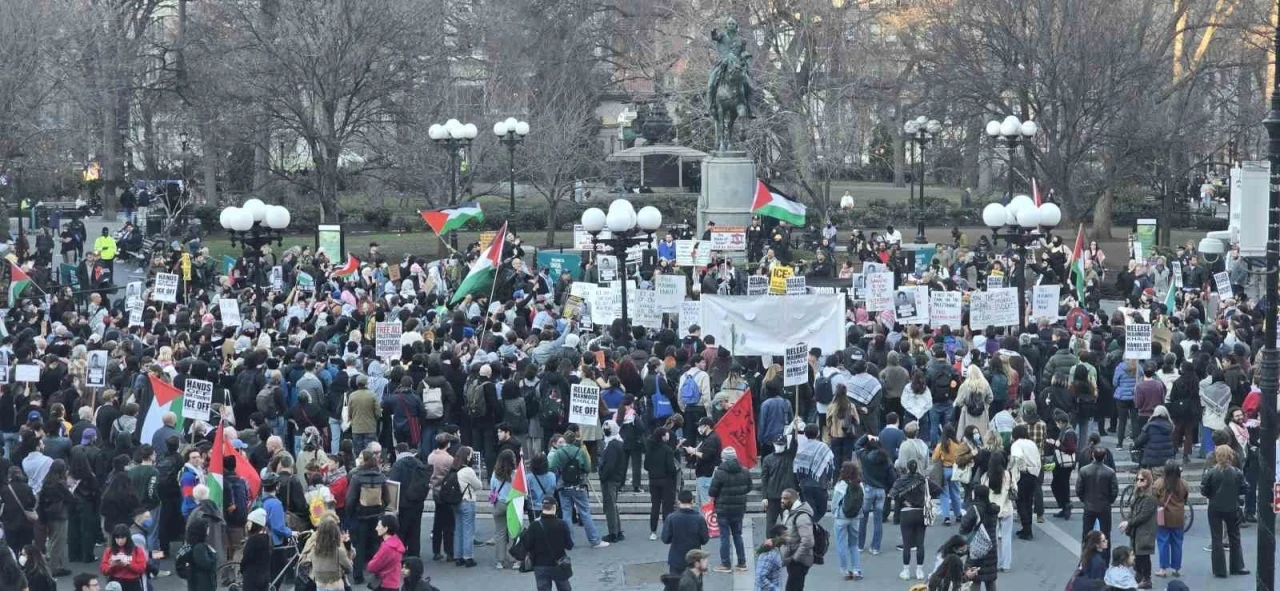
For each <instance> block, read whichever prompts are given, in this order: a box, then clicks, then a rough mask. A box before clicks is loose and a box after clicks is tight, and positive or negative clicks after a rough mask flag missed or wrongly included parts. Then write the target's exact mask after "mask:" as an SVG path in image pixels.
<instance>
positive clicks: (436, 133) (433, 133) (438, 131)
mask: <svg viewBox="0 0 1280 591" xmlns="http://www.w3.org/2000/svg"><path fill="white" fill-rule="evenodd" d="M427 137H430V138H431V139H433V140H442V139H444V138H447V137H449V130H447V129H445V128H444V126H443V125H440V124H438V123H437V124H435V125H432V126H431V127H429V128H427Z"/></svg>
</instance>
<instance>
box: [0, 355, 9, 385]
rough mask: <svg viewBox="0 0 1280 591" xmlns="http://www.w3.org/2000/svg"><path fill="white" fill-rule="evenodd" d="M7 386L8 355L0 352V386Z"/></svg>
mask: <svg viewBox="0 0 1280 591" xmlns="http://www.w3.org/2000/svg"><path fill="white" fill-rule="evenodd" d="M8 384H9V354H8V353H5V352H4V351H0V386H6V385H8Z"/></svg>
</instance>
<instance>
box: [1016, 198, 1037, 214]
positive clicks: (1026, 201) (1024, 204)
mask: <svg viewBox="0 0 1280 591" xmlns="http://www.w3.org/2000/svg"><path fill="white" fill-rule="evenodd" d="M1009 205H1010V206H1011V207H1012V206H1016V207H1017V208H1018V211H1019V212H1021V211H1022V210H1024V209H1035V208H1036V202H1035V201H1034V200H1033V199H1031V198H1030V197H1028V196H1026V195H1014V197H1013V199H1010V200H1009Z"/></svg>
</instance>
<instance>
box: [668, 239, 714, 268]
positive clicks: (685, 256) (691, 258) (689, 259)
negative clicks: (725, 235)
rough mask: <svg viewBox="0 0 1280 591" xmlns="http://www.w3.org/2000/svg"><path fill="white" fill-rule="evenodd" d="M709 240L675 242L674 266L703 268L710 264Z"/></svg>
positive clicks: (710, 248)
mask: <svg viewBox="0 0 1280 591" xmlns="http://www.w3.org/2000/svg"><path fill="white" fill-rule="evenodd" d="M711 250H712V247H711V241H710V240H677V241H676V266H678V267H704V266H706V265H710V264H711Z"/></svg>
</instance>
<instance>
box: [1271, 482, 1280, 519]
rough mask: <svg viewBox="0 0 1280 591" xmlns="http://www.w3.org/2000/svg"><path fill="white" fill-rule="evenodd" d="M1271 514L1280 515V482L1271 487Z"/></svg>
mask: <svg viewBox="0 0 1280 591" xmlns="http://www.w3.org/2000/svg"><path fill="white" fill-rule="evenodd" d="M1271 512H1273V513H1280V482H1277V483H1275V484H1273V485H1271Z"/></svg>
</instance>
